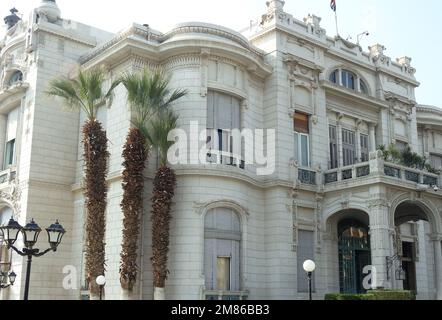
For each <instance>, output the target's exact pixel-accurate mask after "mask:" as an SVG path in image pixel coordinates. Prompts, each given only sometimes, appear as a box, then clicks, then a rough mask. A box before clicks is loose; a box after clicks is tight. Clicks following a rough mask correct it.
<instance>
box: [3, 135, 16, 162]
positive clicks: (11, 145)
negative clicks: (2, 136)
mask: <svg viewBox="0 0 442 320" xmlns="http://www.w3.org/2000/svg"><path fill="white" fill-rule="evenodd" d="M14 155H15V139H12V140H10V141H8V142H7V143H6V150H5V157H4V160H3V164H4V165H3V169H7V168H9V167H10V166H12V165H13V164H14V158H15V157H14Z"/></svg>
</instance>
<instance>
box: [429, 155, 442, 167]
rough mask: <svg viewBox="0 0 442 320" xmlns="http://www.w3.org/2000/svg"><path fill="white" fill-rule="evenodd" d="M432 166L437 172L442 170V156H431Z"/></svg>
mask: <svg viewBox="0 0 442 320" xmlns="http://www.w3.org/2000/svg"><path fill="white" fill-rule="evenodd" d="M430 161H431V166H432V167H433V168H434V169H436V170H441V169H442V156H440V155H435V154H432V155H430Z"/></svg>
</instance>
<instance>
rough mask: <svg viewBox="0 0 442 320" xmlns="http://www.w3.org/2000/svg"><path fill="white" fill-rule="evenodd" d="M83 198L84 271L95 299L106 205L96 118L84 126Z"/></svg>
mask: <svg viewBox="0 0 442 320" xmlns="http://www.w3.org/2000/svg"><path fill="white" fill-rule="evenodd" d="M83 146H84V161H85V201H86V210H87V217H86V274H87V275H88V280H89V290H90V295H91V299H92V300H93V299H97V298H98V296H99V294H100V287H99V286H98V285H97V283H96V281H95V280H96V279H97V277H98V276H100V275H104V272H105V242H104V240H105V231H106V204H107V184H106V173H107V162H108V157H109V153H108V151H107V138H106V132H105V131H104V130H103V127H102V126H101V124H100V123H99V122H98V121H96V120H95V121H88V122H86V124H85V125H84V127H83Z"/></svg>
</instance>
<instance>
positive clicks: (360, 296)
mask: <svg viewBox="0 0 442 320" xmlns="http://www.w3.org/2000/svg"><path fill="white" fill-rule="evenodd" d="M325 300H375V299H374V295H373V294H344V293H329V294H326V295H325Z"/></svg>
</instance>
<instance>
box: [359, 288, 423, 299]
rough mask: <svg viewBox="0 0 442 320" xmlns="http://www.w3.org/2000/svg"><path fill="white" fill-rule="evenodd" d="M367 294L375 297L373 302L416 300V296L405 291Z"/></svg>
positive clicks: (371, 291)
mask: <svg viewBox="0 0 442 320" xmlns="http://www.w3.org/2000/svg"><path fill="white" fill-rule="evenodd" d="M368 294H372V295H374V296H375V300H416V295H415V294H414V293H413V292H412V291H407V290H370V291H368Z"/></svg>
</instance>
